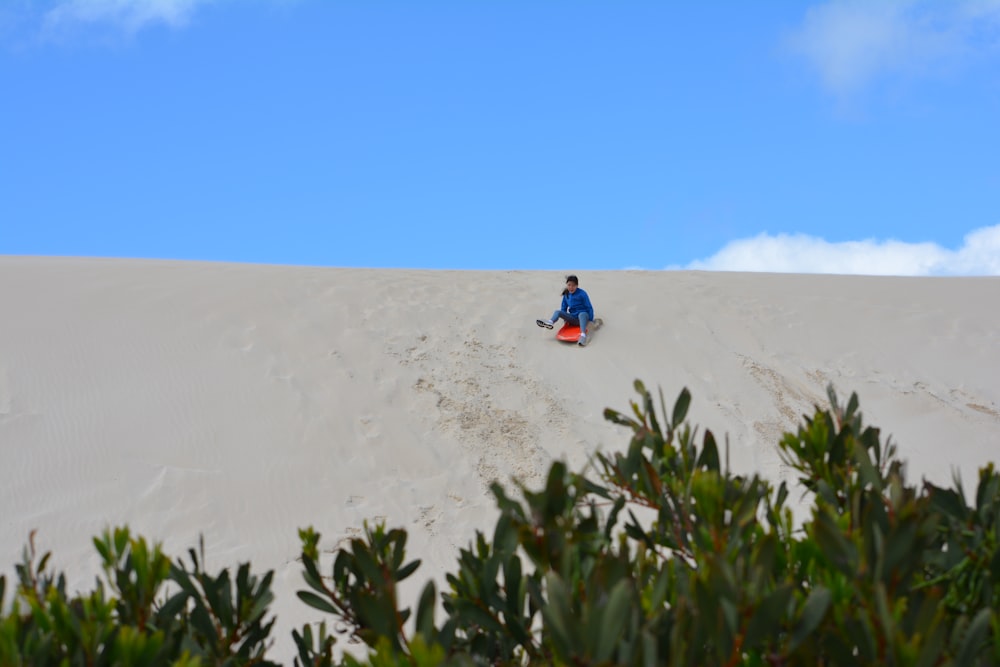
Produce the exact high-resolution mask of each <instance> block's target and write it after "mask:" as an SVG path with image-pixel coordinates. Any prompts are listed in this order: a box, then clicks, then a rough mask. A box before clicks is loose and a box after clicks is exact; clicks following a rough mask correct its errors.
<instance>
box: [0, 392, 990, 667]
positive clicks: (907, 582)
mask: <svg viewBox="0 0 1000 667" xmlns="http://www.w3.org/2000/svg"><path fill="white" fill-rule="evenodd" d="M636 390H637V391H638V394H639V400H637V401H635V402H632V403H631V410H630V411H629V412H628V413H621V412H617V411H614V410H610V409H609V410H607V411H606V412H605V416H606V418H607V419H609V420H611V421H612V422H614V423H617V424H620V425H622V426H624V427H627V428H628V429H630V431H631V434H632V436H631V440H630V442H629V445H628V448H627V450H626V451H624V452H619V453H614V454H597V455H596V456H595V459H594V461H593V462H592V464H591V465H590V466H588V468H587V469H586V471H584V472H572V471H570V470H568V469H567V467H566V465H565V464H563V463H561V462H555V463H553V464H552V465H551V467H550V469H549V473H548V476H547V481H546V484H545V486H544V488H542V489H537V490H532V489H527V488H523V487H522V488H521V489H520V490H521V494H520V495H521V498H520V499H515V498H512V497H511V496H510V495H509V494H508V493H507V492H506V491H505V490H504V489H503V487H501V486H500V485H498V484H495V485H494V486H493V493H494V495H495V496H496V500H497V503H498V506H499V509H500V517H499V518H498V520H497V522H496V525H495V527H494V530H493V532H492V536H491V537H490V538H487V536H486V535H484V534H483V533H478V532H477V534H476V536H475V539H474V540H473V542H472V543H471V544H469V546H468V547H467V548H465V549H461V550H460V552H459V554H458V563H457V569H455V570H454V571H453V572H451V573H450V574H448V575H447V590H446V591H443V592H441V593H439V592H438V591H437V587H436V585H435V583H434V582H433V581H430V582H428V583H426V585H425V586H424V588H423V592H422V594H421V595H420V597H419V599H418V600H417V601H416V606H415V607H414V608H413V609H411V608H409V607H406V606H403V604H402V602H401V601H400V600H399V597H398V584H399V582H401V581H403V580H404V579H406V578H407V577H409V576H411V575H413V574H414V572H415V571H416V570H417V569H418V567H419V561H408V560H407V558H406V539H407V534H406V532H405V531H403V530H400V529H392V530H389V529H387V528H386V527H385V526H384V525H382V524H376V525H366V526H365V531H364V535H363V536H362V537H359V538H356V539H353V540H351V541H350V543H349V544H348V545H346V546H345V547H343V548H340V549H338V550H337V551H336V553H335V554H334V555H333V557H332V561H331V562H326V563H321V562H320V561H321V560H325V559H321V557H320V552H319V548H318V544H319V540H320V536H319V534H317V533H316V532H314V531H313V530H312V529H311V528H310V529H305V530H302V531H300V533H299V535H300V539H301V542H302V562H303V569H304V571H303V577H304V580H305V583H306V588H305V589H304V590H302V591H300V592H299V597H300V599H301V600H302V601H303V602H305V603H306V604H308V605H310V606H311V607H313V608H315V609H316V610H318V611H320V612H323V613H324V614H326V615H328V617H329V618H328V620H329V621H330V624H329V625H328V624H327V623H326V622H323V623H319V624H316V625H307V626H304V627H303V628H302V629H301V630H297V631H294V632H293V633H292V635H293V639H294V641H295V645H296V647H297V651H298V655H297V657H296V659H295V662H296V664H301V665H333V664H338V663H346V664H350V665H356V664H371V665H373V666H382V665H418V666H421V667H422V666H425V665H439V664H470V665H484V664H490V665H502V664H573V665H643V666H645V665H678V666H680V665H809V666H813V665H852V666H853V665H928V666H930V665H956V666H964V665H992V664H1000V613H998V612H997V611H996V609H997V608H998V607H1000V604H998V603H1000V550H998V549H997V539H998V535H1000V476H998V474H997V473H996V472H995V470H994V468H993V466H992V465H989V466H987V467H985V468H984V469H982V470H981V471H980V475H979V484H978V486H977V490H976V495H975V499H974V505H970V504H969V503H968V501H967V500H966V497H965V494H964V491H963V489H962V486H961V484H960V483H959V482H958V480H957V479H956V482H955V485H954V488H952V489H944V488H940V487H937V486H935V485H933V484H931V483H929V482H926V481H925V482H923V484H921V485H920V486H913V485H908V484H907V482H906V479H905V475H904V470H903V465H902V463H901V462H900V461H899V460H898V459H897V458H896V452H895V448H894V447H893V446H892V445H891V444H890V443H888V442H886V443H883V442H882V441H881V440H880V434H879V431H878V429H876V428H872V427H866V426H864V424H863V423H862V419H861V414H860V413H859V411H858V402H857V398H856V396H851V399H850V400H849V401H848V403H847V404H846V405H840V404H839V403H838V401H837V397H836V396H835V395H834V393H833V392H832V390H831V391H830V402H831V406H830V408H829V409H826V410H823V409H820V408H818V407H817V409H816V411H815V413H814V414H813V416H812V417H809V418H805V419H804V422H803V424H802V425H801V426H800V427H799V429H798V431H797V432H796V433H786V434H785V436H784V437H783V439H782V440H781V441H780V443H778V446H779V451H780V454H781V456H782V458H783V460H784V461H785V463H786V464H787V465H789V466H790V467H791V468H792V469H793V470H794V471H796V473H797V475H798V478H799V482H800V483H801V485H802V487H803V488H804V489H805V493H806V497H805V499H806V500H808V501H809V503H810V507H809V512H808V515H807V516H806V517H805V518H804V519H803V520H802V521H801V522H800V523H798V524H797V523H796V522H795V521H793V516H792V512H791V510H790V509H789V508H788V507H787V505H786V501H787V500H788V497H789V491H788V488H787V487H786V485H785V484H784V483H782V484H780V485H778V486H777V487H775V486H773V485H772V484H771V483H770V482H768V481H766V480H764V479H761V478H760V477H759V476H757V475H753V476H750V477H747V476H742V475H737V474H734V473H733V472H732V471H730V470H729V469H728V466H726V465H725V464H724V457H723V456H721V455H720V452H719V448H718V445H717V444H716V441H715V438H714V437H713V435H712V433H711V432H710V431H706V432H704V434H703V435H701V436H700V438H699V437H698V434H697V430H696V429H694V428H693V427H691V426H690V425H689V424H688V422H687V421H686V414H687V409H688V405H689V403H690V395H689V394H688V392H687V390H684V391H682V392H681V394H680V396H679V397H678V399H677V401H676V402H675V404H674V405H673V408H672V410H670V411H669V412H668V410H667V408H666V405H665V403H664V401H663V397H662V395H660V396H659V397H658V399H659V400H658V405H659V410H657V409H656V408H657V403H656V402H654V398H653V396H652V394H651V393H650V392H649V391H647V390H646V388H645V387H644V386H643V385H642V384H641V383H640V382H636ZM699 440H700V444H698V441H699ZM95 545H96V546H97V548H98V551H99V552H100V554H101V557H102V559H103V561H104V569H105V577H104V580H103V581H98V583H97V587H96V588H95V590H94V591H93V592H91V593H90V594H88V595H85V596H84V595H77V596H74V597H68V596H67V595H66V592H65V584H64V580H63V578H62V577H61V576H59V577H53V576H52V575H50V574H48V573H47V571H46V567H45V565H46V560H47V555H46V556H43V557H42V558H41V559H40V560H37V562H36V556H35V552H34V548H33V546H32V544H31V543H29V547H28V548H27V549H26V550H25V557H24V562H23V564H22V565H21V566H19V567H18V586H17V590H16V593H15V600H14V603H13V607H12V608H11V609H10V610H9V612H5V615H3V616H0V666H3V665H27V664H32V665H47V664H53V665H55V664H66V665H77V664H79V665H99V664H107V665H119V664H121V665H125V664H129V665H131V664H135V665H139V664H143V665H154V664H171V665H173V664H185V665H187V664H190V665H195V664H206V665H207V664H212V665H223V664H225V665H229V664H234V665H235V664H251V663H259V664H270V663H267V662H266V658H265V652H266V646H267V641H268V637H269V634H270V631H271V627H272V626H273V623H274V620H273V618H272V619H270V620H267V608H268V604H269V603H270V601H271V599H272V595H271V593H270V583H271V576H272V575H271V573H270V572H269V573H267V574H266V575H265V576H264V577H262V578H257V577H255V576H253V575H251V574H250V571H249V565H246V564H245V565H241V566H240V567H239V569H238V571H237V574H236V577H235V579H233V578H231V577H230V575H229V573H228V571H227V570H223V571H222V572H221V573H220V574H218V575H216V576H214V577H213V576H210V575H208V574H207V573H205V572H203V571H202V569H201V567H200V564H199V563H200V562H201V561H199V559H198V558H197V556H196V554H195V552H194V551H191V552H190V554H189V560H190V564H189V565H184V564H183V563H182V562H181V561H177V562H175V563H171V562H170V561H169V560H168V559H167V558H166V557H165V556H164V555H163V554H162V553H161V551H160V549H159V547H158V546H154V547H152V548H150V547H149V546H147V544H146V542H145V541H144V540H143V539H142V538H134V539H133V538H132V537H131V536H130V535H129V533H128V531H127V530H126V529H118V530H116V531H114V532H113V533H106V534H105V535H104V536H103V537H102V538H101V539H99V540H95ZM201 560H202V561H203V558H202V559H201ZM4 587H5V582H4V581H3V580H2V579H0V604H4V603H5V601H4ZM3 608H4V609H6V607H3ZM438 616H442V618H441V619H440V620H439V619H438ZM328 627H333V628H336V629H337V631H336V632H330V631H328V629H327V628H328ZM338 637H340V638H341V639H343V638H347V639H350V640H354V641H359V642H363V644H364V646H365V647H366V648H367V651H366V653H365V657H364V658H362V659H358V658H354V657H352V656H351V655H349V654H348V655H342V656H341V655H338V651H337V650H336V649H337V648H338V647H337V641H338Z"/></svg>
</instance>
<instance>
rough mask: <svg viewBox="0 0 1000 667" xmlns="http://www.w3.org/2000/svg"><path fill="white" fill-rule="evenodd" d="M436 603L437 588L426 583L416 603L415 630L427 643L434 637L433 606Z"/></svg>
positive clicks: (432, 583) (430, 583)
mask: <svg viewBox="0 0 1000 667" xmlns="http://www.w3.org/2000/svg"><path fill="white" fill-rule="evenodd" d="M436 602H437V588H436V587H435V586H434V582H433V581H428V582H427V585H426V586H424V591H423V593H421V594H420V602H418V603H417V620H416V630H417V632H419V633H420V634H422V635H423V636H424V638H425V639H426V640H427V641H428V642H429V641H431V639H432V638H433V637H434V605H435V604H436Z"/></svg>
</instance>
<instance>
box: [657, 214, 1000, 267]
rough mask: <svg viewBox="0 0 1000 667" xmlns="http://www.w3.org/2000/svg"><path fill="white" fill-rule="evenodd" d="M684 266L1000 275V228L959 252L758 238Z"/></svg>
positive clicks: (977, 234) (979, 234) (974, 235)
mask: <svg viewBox="0 0 1000 667" xmlns="http://www.w3.org/2000/svg"><path fill="white" fill-rule="evenodd" d="M672 268H676V267H672ZM683 268H685V269H700V270H708V271H754V272H757V271H760V272H764V271H768V272H776V273H839V274H858V275H891V276H930V275H936V276H955V275H963V276H971V275H989V276H998V275H1000V225H996V226H993V227H985V228H983V229H977V230H975V231H973V232H971V233H969V234H967V235H966V236H965V240H964V242H963V243H962V246H961V247H960V248H958V249H957V250H949V249H947V248H943V247H941V246H940V245H938V244H936V243H904V242H902V241H893V240H888V241H878V240H865V241H847V242H841V243H831V242H829V241H826V240H824V239H821V238H818V237H815V236H807V235H805V234H778V235H776V236H770V235H768V234H760V235H758V236H756V237H754V238H749V239H739V240H737V241H733V242H731V243H729V244H728V245H726V246H725V247H724V248H723V249H722V250H720V251H719V252H717V253H716V254H714V255H712V256H711V257H709V258H708V259H706V260H699V261H695V262H692V263H691V264H688V265H687V266H685V267H683Z"/></svg>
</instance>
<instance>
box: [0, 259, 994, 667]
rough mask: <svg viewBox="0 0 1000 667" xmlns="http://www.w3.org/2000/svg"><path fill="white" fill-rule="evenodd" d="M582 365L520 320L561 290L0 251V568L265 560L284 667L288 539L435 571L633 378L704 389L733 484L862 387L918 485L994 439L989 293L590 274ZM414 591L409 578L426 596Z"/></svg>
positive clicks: (708, 421) (79, 569) (303, 617)
mask: <svg viewBox="0 0 1000 667" xmlns="http://www.w3.org/2000/svg"><path fill="white" fill-rule="evenodd" d="M571 268H573V269H574V270H575V271H576V272H578V273H579V274H580V278H581V286H582V287H584V288H585V289H587V291H588V292H589V293H590V295H591V298H592V299H593V301H594V305H595V308H596V310H597V314H598V316H600V317H602V318H603V319H604V321H605V323H606V325H605V327H604V328H603V329H602V330H601V331H600V332H599V333H598V334H597V335H596V336H595V337H594V340H593V342H592V344H591V345H590V346H588V347H587V348H579V347H577V346H575V345H564V344H561V343H558V342H557V341H555V340H554V337H553V335H552V332H550V331H546V330H542V329H539V328H537V327H536V326H535V325H534V320H535V318H537V317H542V316H547V315H548V314H549V313H551V311H552V309H553V308H554V307H555V306H557V305H558V299H559V292H560V290H561V287H562V276H561V275H560V274H557V273H554V272H540V271H499V272H468V271H416V270H363V269H332V268H308V267H279V266H254V265H238V264H216V263H196V262H167V261H139V260H109V259H68V258H27V257H0V457H2V461H3V463H2V465H0V510H2V511H0V517H2V523H0V531H2V532H0V537H2V539H0V545H2V548H0V571H2V572H5V573H11V572H12V570H13V565H14V563H15V562H17V561H18V560H19V557H20V552H21V548H22V546H23V545H24V543H25V540H26V538H27V535H28V533H29V531H31V530H32V529H38V531H39V532H38V543H39V546H40V547H41V548H44V549H46V550H52V551H53V552H54V556H53V560H54V563H55V565H56V566H57V567H59V568H64V569H66V570H67V572H68V574H69V575H70V581H71V585H72V586H74V587H79V588H84V587H89V586H90V584H91V582H92V579H93V576H94V574H95V573H96V570H97V559H96V557H95V556H94V554H93V548H92V546H91V544H90V537H91V536H93V535H95V534H97V533H99V532H100V531H101V530H102V529H103V528H104V527H106V526H113V525H117V524H121V523H128V524H129V525H130V526H132V527H133V528H134V529H135V530H137V531H138V532H140V533H142V534H144V535H146V536H148V537H151V538H156V539H159V540H162V541H163V542H164V544H165V547H166V548H167V549H168V550H169V551H171V552H172V553H174V554H175V555H181V553H182V551H183V550H184V549H186V548H187V547H190V546H192V545H194V544H196V543H197V540H198V536H199V535H200V534H203V535H204V537H205V544H206V551H207V554H208V557H209V567H210V568H213V569H218V568H221V567H223V566H226V565H235V564H236V563H237V562H240V561H245V560H248V559H249V560H252V562H253V563H254V566H255V569H256V570H257V571H260V572H262V571H264V570H265V569H275V570H276V571H277V572H276V594H277V595H278V600H277V603H276V604H275V606H274V611H275V612H276V613H278V615H279V619H280V621H281V622H280V623H279V627H278V629H277V632H276V639H277V645H276V657H279V656H282V655H290V651H291V641H290V639H289V636H288V635H289V632H290V629H291V628H292V627H293V626H297V625H300V624H301V623H303V622H306V621H309V620H316V619H317V618H318V615H317V614H314V613H313V612H312V611H311V610H309V609H306V608H305V607H304V605H302V604H301V603H299V602H298V601H297V600H296V599H295V597H294V591H295V590H297V589H298V588H299V587H300V582H301V578H300V574H299V573H300V569H299V566H298V564H297V562H296V558H297V555H298V546H299V545H298V540H297V534H296V529H297V528H298V527H300V526H305V525H310V524H311V525H313V526H315V527H316V529H317V530H319V531H320V532H322V533H323V535H324V538H323V542H324V545H325V546H327V547H331V546H333V545H334V544H336V542H337V541H338V540H339V539H343V538H345V537H348V536H350V535H352V534H356V533H357V532H358V530H359V528H360V527H361V525H362V522H363V521H364V520H365V519H375V518H384V519H385V520H386V521H387V522H388V523H389V524H391V525H398V526H403V527H405V528H407V529H408V530H409V531H410V545H411V550H412V554H413V555H415V556H419V557H422V558H423V559H424V562H425V566H424V567H423V568H422V569H421V570H420V571H418V576H417V577H415V579H416V580H419V582H422V581H424V580H425V579H426V577H429V576H439V575H440V574H441V573H442V572H443V571H445V570H447V569H450V568H451V567H452V565H453V563H454V557H455V555H456V548H457V547H459V546H464V545H465V544H466V543H467V542H468V541H469V540H470V539H471V538H472V537H473V534H474V531H475V530H476V529H477V528H481V529H488V528H490V527H491V526H492V520H493V518H494V514H493V503H492V500H491V498H490V497H489V495H488V494H487V486H488V484H489V482H490V480H492V479H494V478H500V479H509V478H510V477H511V476H512V475H516V476H518V477H520V478H521V479H523V480H525V481H527V482H528V483H529V484H537V483H538V482H539V481H540V480H541V476H542V475H543V474H544V472H545V471H546V470H547V467H548V463H549V461H551V460H552V458H554V457H562V458H565V459H568V460H569V461H570V462H571V464H573V465H575V466H578V465H582V464H583V463H584V462H585V461H586V460H587V457H588V455H589V454H591V453H592V452H593V451H594V450H596V449H598V448H619V447H622V446H624V443H625V442H626V441H627V433H625V432H623V431H622V430H621V429H620V428H618V427H614V426H611V425H609V424H607V423H606V422H605V421H604V420H603V418H602V411H603V409H604V408H605V407H609V406H610V407H615V408H618V409H624V408H626V407H627V405H628V401H629V400H630V399H631V398H632V397H633V393H632V388H631V385H632V382H633V380H634V379H636V378H641V379H643V380H644V381H645V382H646V383H647V385H651V386H656V385H659V386H662V388H663V391H664V394H665V396H666V397H667V400H668V401H669V402H671V403H672V401H673V399H674V397H675V396H676V395H677V393H678V392H679V391H680V389H681V388H682V387H685V386H686V387H688V388H689V389H690V390H691V392H692V394H693V396H694V401H693V406H692V410H691V416H692V420H693V421H695V422H697V423H699V424H700V425H702V426H703V427H709V428H711V429H712V430H713V431H714V432H715V433H716V435H717V436H719V437H720V438H721V437H722V436H723V435H725V434H728V437H729V440H730V447H731V452H730V460H731V462H732V465H733V467H734V468H737V469H739V470H745V471H759V472H762V473H763V474H765V475H767V476H769V477H770V478H772V479H774V480H780V479H790V478H791V476H790V474H789V472H788V471H787V470H784V469H783V467H782V465H781V463H780V460H779V458H778V456H777V454H776V449H775V445H774V443H775V441H776V439H777V438H778V436H779V435H780V433H781V432H782V431H784V430H788V429H792V428H794V427H795V426H796V424H797V423H798V421H799V417H800V415H801V414H802V413H805V412H811V409H812V408H811V406H812V405H813V404H816V403H820V404H825V387H826V386H827V384H828V383H831V382H832V383H833V384H834V386H835V387H836V388H837V389H838V391H839V392H840V393H841V394H843V395H845V397H846V395H847V394H849V393H850V392H851V391H857V392H858V394H859V397H860V399H861V405H862V409H863V411H864V414H865V417H866V420H867V421H868V422H870V423H875V424H877V425H879V426H881V427H882V428H883V433H884V434H891V435H892V437H893V439H894V440H895V441H896V442H897V443H898V444H899V448H900V452H901V454H902V456H903V457H904V458H906V459H907V460H908V461H909V464H910V465H909V471H910V473H911V476H913V477H915V478H918V477H920V476H926V477H928V478H930V479H932V480H934V481H936V482H938V483H948V482H949V481H950V479H951V475H952V471H953V470H958V471H960V472H961V474H962V476H963V477H964V479H965V480H966V486H967V487H969V486H971V485H972V484H973V483H974V480H975V471H976V469H977V468H978V466H980V465H982V464H983V463H985V462H987V461H988V460H991V459H993V458H995V456H996V446H997V439H996V434H997V432H998V427H1000V379H998V374H997V362H996V359H997V355H998V349H1000V339H998V335H997V331H998V325H1000V315H998V314H997V313H998V311H997V309H996V307H995V304H996V301H997V295H998V293H1000V279H996V278H870V277H846V276H839V277H838V276H800V275H768V274H735V273H700V272H586V271H584V270H583V269H580V268H578V267H571ZM415 583H418V582H415Z"/></svg>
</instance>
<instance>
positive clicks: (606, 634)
mask: <svg viewBox="0 0 1000 667" xmlns="http://www.w3.org/2000/svg"><path fill="white" fill-rule="evenodd" d="M630 603H631V591H630V582H629V580H628V579H623V580H621V581H619V582H618V583H617V584H615V587H614V588H612V589H611V595H610V596H609V598H608V604H607V605H606V606H605V607H604V609H603V610H602V612H601V618H602V620H603V623H602V624H601V625H602V627H601V630H600V632H599V635H598V640H597V650H596V652H595V655H594V659H595V660H596V661H597V662H606V661H608V660H610V659H611V656H612V655H613V654H614V652H615V648H616V647H617V645H618V642H619V640H620V639H621V634H622V631H623V630H624V629H625V623H626V622H627V621H628V620H629V616H630V614H629V606H630Z"/></svg>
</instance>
